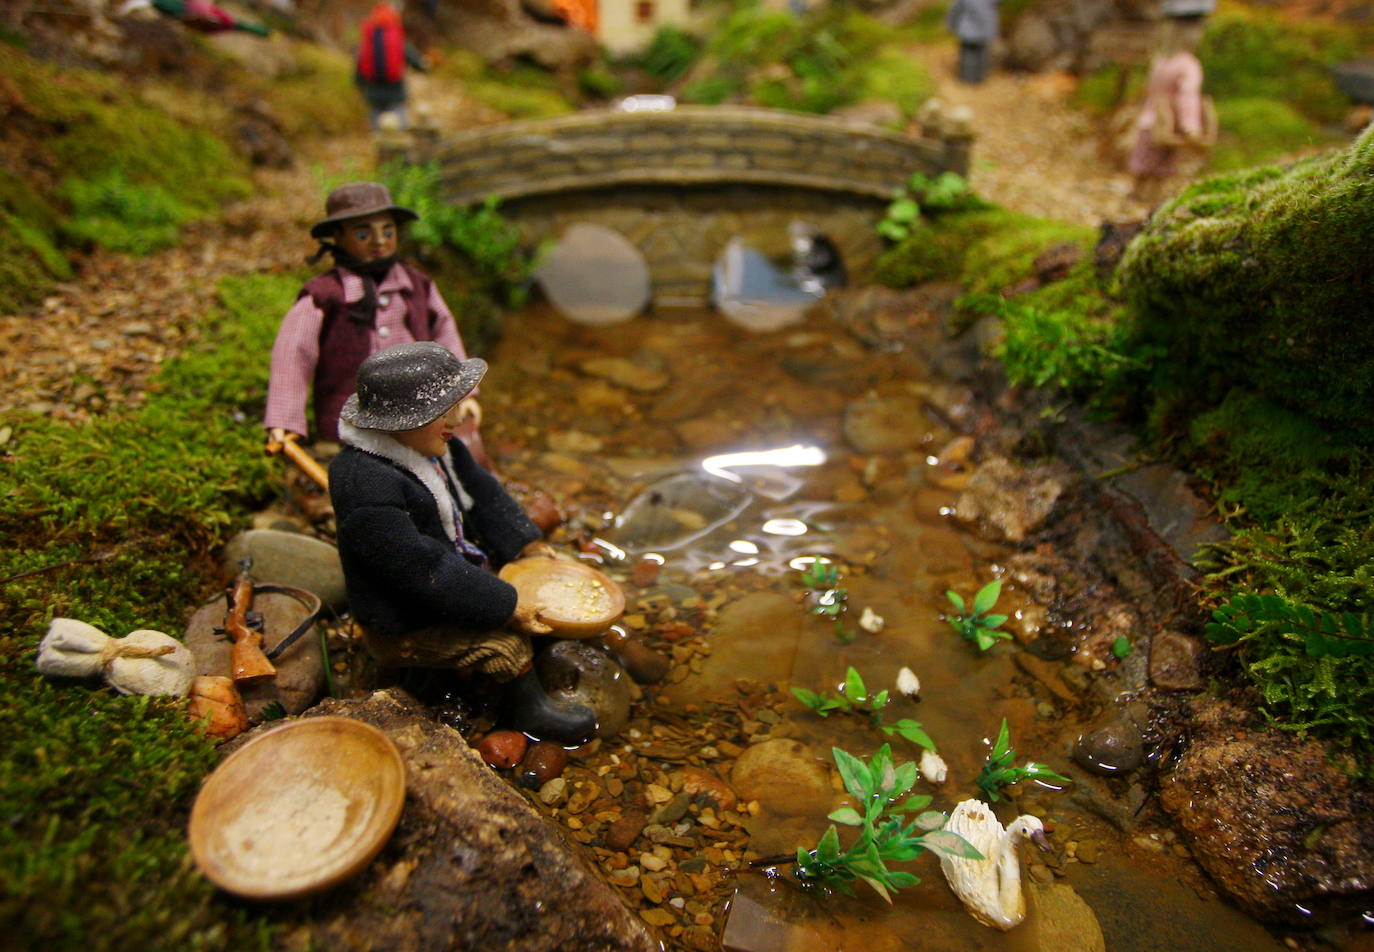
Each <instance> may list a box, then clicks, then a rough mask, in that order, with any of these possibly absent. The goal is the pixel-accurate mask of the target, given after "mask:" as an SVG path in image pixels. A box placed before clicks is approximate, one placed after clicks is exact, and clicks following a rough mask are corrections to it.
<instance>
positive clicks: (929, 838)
mask: <svg viewBox="0 0 1374 952" xmlns="http://www.w3.org/2000/svg"><path fill="white" fill-rule="evenodd" d="M921 842H922V843H924V844H925V845H926V848H927V849H932V850H937V851H938V852H941V853H945V854H947V855H949V856H959V857H962V858H963V859H987V857H986V856H984V855H983V854H982V853H980V852H978V849H977V848H976V847H975V846H974V845H973V844H972V843H970V842H969V841H968V840H966V839H964V838H963V837H962V836H960V835H959V834H958V833H951V832H950V831H949V830H932V831H931V832H929V833H927V834H926V835H925V836H923V837H922V838H921Z"/></svg>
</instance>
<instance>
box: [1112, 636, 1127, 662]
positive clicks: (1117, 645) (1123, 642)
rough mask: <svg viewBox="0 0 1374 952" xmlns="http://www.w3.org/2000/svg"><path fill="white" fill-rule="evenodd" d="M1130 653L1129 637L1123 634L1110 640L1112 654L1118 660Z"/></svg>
mask: <svg viewBox="0 0 1374 952" xmlns="http://www.w3.org/2000/svg"><path fill="white" fill-rule="evenodd" d="M1130 653H1131V639H1129V638H1127V637H1126V636H1125V635H1117V636H1116V640H1115V641H1113V642H1112V656H1113V657H1115V658H1117V659H1118V660H1120V659H1122V658H1125V657H1127V656H1129V655H1130Z"/></svg>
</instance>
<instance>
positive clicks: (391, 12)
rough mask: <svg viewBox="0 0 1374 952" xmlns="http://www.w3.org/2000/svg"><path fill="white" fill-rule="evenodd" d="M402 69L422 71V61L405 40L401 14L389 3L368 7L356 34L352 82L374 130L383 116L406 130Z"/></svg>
mask: <svg viewBox="0 0 1374 952" xmlns="http://www.w3.org/2000/svg"><path fill="white" fill-rule="evenodd" d="M406 66H410V67H412V68H414V69H417V70H419V71H420V72H422V73H423V72H426V71H427V70H426V68H425V61H424V59H423V58H422V57H421V56H420V54H419V52H418V51H417V50H416V49H415V47H413V46H411V45H410V43H409V42H407V40H406V35H405V30H404V28H403V27H402V26H401V12H400V9H399V8H398V7H396V6H393V5H392V4H390V3H379V4H377V5H376V6H375V7H373V8H372V12H371V13H369V14H368V15H367V19H366V20H364V21H363V23H362V26H361V27H360V28H359V31H358V62H357V75H356V80H357V83H358V87H359V88H360V89H361V90H362V92H363V98H364V99H366V100H367V106H368V109H369V110H370V111H371V113H372V128H373V129H376V128H378V126H379V124H380V121H381V117H382V114H383V113H387V112H390V113H394V114H395V116H396V119H397V121H398V122H399V125H400V128H402V129H404V128H405V127H406V79H405V74H406Z"/></svg>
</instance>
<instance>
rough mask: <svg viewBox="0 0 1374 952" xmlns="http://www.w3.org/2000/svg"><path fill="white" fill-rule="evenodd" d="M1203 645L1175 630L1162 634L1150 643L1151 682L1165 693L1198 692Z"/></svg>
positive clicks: (1201, 678)
mask: <svg viewBox="0 0 1374 952" xmlns="http://www.w3.org/2000/svg"><path fill="white" fill-rule="evenodd" d="M1203 653H1204V649H1203V646H1202V642H1200V641H1198V640H1197V639H1196V638H1193V637H1191V636H1189V635H1185V634H1181V633H1179V632H1177V631H1161V632H1160V633H1159V634H1157V635H1155V636H1154V638H1153V639H1152V640H1151V641H1150V681H1151V682H1152V683H1153V684H1154V686H1155V687H1157V688H1163V689H1164V690H1166V691H1201V690H1202V689H1203V688H1204V687H1206V686H1207V682H1206V681H1205V680H1204V679H1203V677H1202V659H1203Z"/></svg>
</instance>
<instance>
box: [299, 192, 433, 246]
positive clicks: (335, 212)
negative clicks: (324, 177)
mask: <svg viewBox="0 0 1374 952" xmlns="http://www.w3.org/2000/svg"><path fill="white" fill-rule="evenodd" d="M378 212H391V214H392V215H394V216H396V224H398V225H401V224H404V223H405V222H408V221H414V220H415V219H417V218H419V217H420V216H419V215H417V214H416V213H415V212H413V211H411V210H410V209H409V208H406V207H405V206H404V205H396V204H394V203H393V202H392V201H391V190H390V189H388V188H387V187H386V186H385V185H382V184H381V183H380V182H352V183H350V184H348V185H340V186H339V187H338V188H336V189H334V191H332V192H330V193H329V197H328V198H326V199H325V200H324V213H325V214H326V215H328V216H329V217H328V218H325V219H323V220H322V221H318V222H316V223H315V224H314V225H313V226H311V228H310V237H311V238H328V237H329V235H330V233H332V232H333V231H334V227H335V226H336V225H338V224H340V223H341V222H346V221H348V220H349V219H351V218H365V217H367V216H368V215H376V214H377V213H378Z"/></svg>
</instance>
